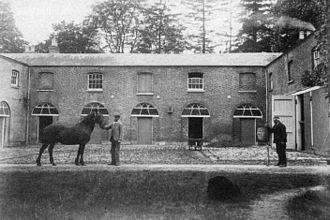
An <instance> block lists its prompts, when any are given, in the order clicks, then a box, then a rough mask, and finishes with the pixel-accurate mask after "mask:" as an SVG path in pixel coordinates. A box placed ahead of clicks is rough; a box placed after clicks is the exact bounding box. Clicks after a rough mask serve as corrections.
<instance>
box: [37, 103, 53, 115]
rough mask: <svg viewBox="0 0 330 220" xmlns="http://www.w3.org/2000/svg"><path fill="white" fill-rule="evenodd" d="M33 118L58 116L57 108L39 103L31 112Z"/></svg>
mask: <svg viewBox="0 0 330 220" xmlns="http://www.w3.org/2000/svg"><path fill="white" fill-rule="evenodd" d="M32 115H33V116H58V110H57V108H56V107H55V106H54V105H53V104H51V103H47V102H44V103H39V104H38V105H37V106H35V107H34V108H33V110H32Z"/></svg>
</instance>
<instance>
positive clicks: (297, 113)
mask: <svg viewBox="0 0 330 220" xmlns="http://www.w3.org/2000/svg"><path fill="white" fill-rule="evenodd" d="M316 45H317V40H316V39H315V35H310V36H308V37H307V38H306V39H304V40H303V41H302V42H301V43H300V44H299V45H298V46H296V47H295V48H293V49H291V50H290V51H288V52H286V53H284V54H283V55H281V56H280V57H278V58H277V59H275V60H274V61H273V62H271V63H270V64H269V65H268V66H267V71H266V72H267V81H268V83H267V84H266V86H267V91H268V94H267V96H268V97H267V100H268V101H267V112H268V114H267V115H268V121H269V122H271V118H272V116H274V115H279V116H280V117H281V118H282V121H283V122H284V124H285V125H286V126H287V133H288V144H287V146H288V148H289V149H295V150H306V151H311V152H315V153H318V154H324V155H329V154H330V141H329V129H330V128H329V127H330V107H329V98H327V97H326V96H327V93H328V91H327V88H323V87H320V86H315V87H310V88H307V87H304V86H303V85H302V83H301V77H302V75H303V74H304V73H305V72H306V71H309V72H312V70H313V69H314V68H316V67H317V66H318V65H319V64H320V61H321V59H320V51H318V49H317V47H316Z"/></svg>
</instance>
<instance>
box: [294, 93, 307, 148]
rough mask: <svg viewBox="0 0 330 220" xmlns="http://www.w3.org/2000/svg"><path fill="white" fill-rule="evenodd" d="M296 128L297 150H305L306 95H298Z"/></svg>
mask: <svg viewBox="0 0 330 220" xmlns="http://www.w3.org/2000/svg"><path fill="white" fill-rule="evenodd" d="M296 128H297V129H296V142H297V150H305V111H304V95H298V96H296Z"/></svg>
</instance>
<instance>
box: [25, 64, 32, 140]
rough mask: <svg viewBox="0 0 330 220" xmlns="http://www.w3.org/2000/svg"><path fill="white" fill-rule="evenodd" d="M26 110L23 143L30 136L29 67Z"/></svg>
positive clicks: (29, 70) (29, 71) (29, 72)
mask: <svg viewBox="0 0 330 220" xmlns="http://www.w3.org/2000/svg"><path fill="white" fill-rule="evenodd" d="M27 86H28V87H27V100H26V102H27V103H26V104H27V110H26V134H25V135H26V138H25V144H26V145H27V144H29V137H30V126H29V121H30V120H29V116H30V87H31V69H30V67H28V85H27Z"/></svg>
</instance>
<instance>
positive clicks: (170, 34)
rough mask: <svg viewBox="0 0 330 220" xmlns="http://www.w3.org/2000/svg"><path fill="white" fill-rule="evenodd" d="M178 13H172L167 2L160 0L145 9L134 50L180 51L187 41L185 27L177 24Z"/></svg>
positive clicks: (150, 51)
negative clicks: (184, 32)
mask: <svg viewBox="0 0 330 220" xmlns="http://www.w3.org/2000/svg"><path fill="white" fill-rule="evenodd" d="M176 21H177V14H172V13H171V12H170V11H169V9H168V7H167V5H166V3H165V2H162V1H160V2H158V3H155V4H154V5H152V6H151V7H148V8H145V9H144V10H143V19H142V20H141V25H140V28H139V29H138V39H137V42H136V45H135V46H136V47H135V48H134V50H133V51H134V52H139V53H180V52H183V51H184V49H185V46H186V42H185V40H184V38H183V34H182V32H183V30H184V27H183V26H182V25H180V24H176Z"/></svg>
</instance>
